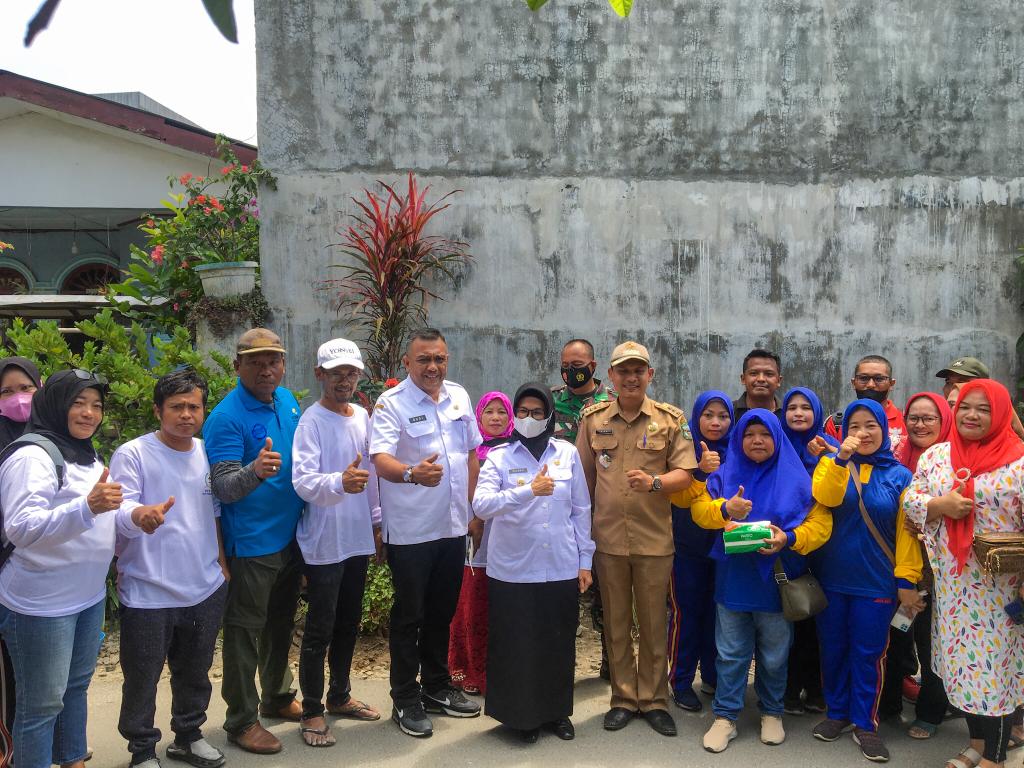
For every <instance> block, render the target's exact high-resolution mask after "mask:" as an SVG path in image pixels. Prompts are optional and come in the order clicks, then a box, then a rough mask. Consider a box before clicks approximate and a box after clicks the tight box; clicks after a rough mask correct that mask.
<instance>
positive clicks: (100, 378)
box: [71, 368, 110, 387]
mask: <svg viewBox="0 0 1024 768" xmlns="http://www.w3.org/2000/svg"><path fill="white" fill-rule="evenodd" d="M71 372H72V373H74V374H75V376H76V377H78V378H79V379H81V380H82V381H95V382H96V383H97V384H99V385H100V386H101V387H105V386H107V385H108V384H109V383H110V382H109V381H107V377H106V376H104V375H103V374H102V373H94V372H93V371H87V370H85V369H84V368H72V369H71Z"/></svg>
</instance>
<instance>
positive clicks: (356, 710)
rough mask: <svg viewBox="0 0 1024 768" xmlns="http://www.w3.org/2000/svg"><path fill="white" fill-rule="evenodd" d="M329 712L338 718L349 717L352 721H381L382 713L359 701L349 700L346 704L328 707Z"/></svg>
mask: <svg viewBox="0 0 1024 768" xmlns="http://www.w3.org/2000/svg"><path fill="white" fill-rule="evenodd" d="M327 712H328V713H329V714H332V715H335V716H336V717H347V718H349V719H351V720H364V721H370V720H380V712H378V711H377V710H376V709H374V708H373V707H371V706H370V705H368V704H364V703H363V702H361V701H359V700H358V699H349V700H348V701H346V702H345V703H344V704H340V705H338V706H336V707H328V708H327Z"/></svg>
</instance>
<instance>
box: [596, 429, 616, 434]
mask: <svg viewBox="0 0 1024 768" xmlns="http://www.w3.org/2000/svg"><path fill="white" fill-rule="evenodd" d="M597 434H599V435H614V434H615V432H614V431H613V430H610V429H599V430H597Z"/></svg>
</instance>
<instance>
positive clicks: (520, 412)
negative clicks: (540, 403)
mask: <svg viewBox="0 0 1024 768" xmlns="http://www.w3.org/2000/svg"><path fill="white" fill-rule="evenodd" d="M547 417H548V415H547V414H546V413H545V412H544V409H543V408H534V409H532V410H530V409H528V408H516V418H517V419H525V418H533V419H536V420H537V421H541V420H542V419H546V418H547Z"/></svg>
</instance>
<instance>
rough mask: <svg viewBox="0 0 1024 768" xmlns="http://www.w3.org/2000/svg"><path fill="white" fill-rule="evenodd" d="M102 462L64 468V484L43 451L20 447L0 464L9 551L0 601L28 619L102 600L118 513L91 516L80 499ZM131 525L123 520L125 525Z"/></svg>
mask: <svg viewBox="0 0 1024 768" xmlns="http://www.w3.org/2000/svg"><path fill="white" fill-rule="evenodd" d="M102 474H103V464H102V463H101V462H99V461H94V462H93V463H92V464H90V465H88V466H82V465H80V464H72V463H71V462H67V463H66V464H65V465H64V485H62V486H61V488H60V490H57V471H56V468H55V467H54V466H53V462H52V461H50V457H49V456H48V455H47V453H46V451H44V450H43V449H42V448H39V447H36V446H29V447H27V448H20V449H18V450H17V451H15V452H14V454H12V455H11V457H10V458H8V459H7V460H6V461H4V463H3V464H2V465H0V508H2V509H3V516H4V537H5V540H6V541H11V542H13V543H14V546H15V547H16V549H15V550H14V553H13V554H12V555H11V558H10V560H8V561H7V564H6V565H5V566H4V568H3V570H0V603H2V604H3V605H5V606H6V607H7V608H9V609H10V610H12V611H15V612H17V613H23V614H27V615H29V616H70V615H71V614H73V613H78V612H80V611H83V610H85V609H86V608H89V607H91V606H93V605H95V604H96V603H98V602H99V601H100V600H102V599H103V598H104V596H105V595H106V579H107V571H108V570H109V569H110V560H111V558H113V556H114V537H115V532H114V528H115V524H121V523H122V522H125V521H122V520H116V518H118V517H119V515H120V514H121V513H120V512H119V511H118V510H114V511H111V512H104V513H101V514H98V515H94V514H93V513H92V511H91V510H90V509H89V504H88V502H87V501H86V497H87V496H88V495H89V492H90V491H91V490H92V489H93V486H95V485H96V483H97V482H99V479H100V476H101V475H102ZM126 524H127V525H128V526H131V520H130V518H129V519H128V520H127V521H126Z"/></svg>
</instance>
